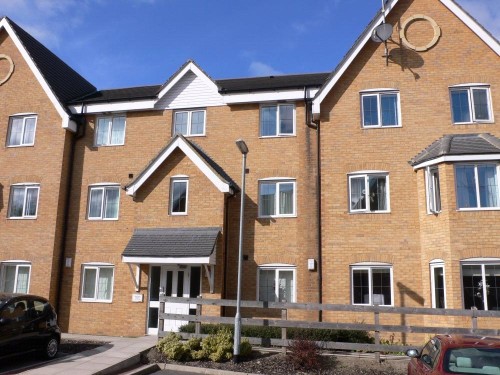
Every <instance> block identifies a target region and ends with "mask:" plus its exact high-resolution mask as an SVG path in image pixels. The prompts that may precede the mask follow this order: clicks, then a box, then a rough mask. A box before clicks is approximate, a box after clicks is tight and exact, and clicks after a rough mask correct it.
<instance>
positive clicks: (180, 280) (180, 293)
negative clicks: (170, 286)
mask: <svg viewBox="0 0 500 375" xmlns="http://www.w3.org/2000/svg"><path fill="white" fill-rule="evenodd" d="M177 297H184V271H177Z"/></svg>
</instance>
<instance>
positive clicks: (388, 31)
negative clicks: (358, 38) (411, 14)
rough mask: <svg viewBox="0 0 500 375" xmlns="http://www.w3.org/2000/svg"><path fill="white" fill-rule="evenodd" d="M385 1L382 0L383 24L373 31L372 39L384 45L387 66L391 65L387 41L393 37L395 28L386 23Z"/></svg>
mask: <svg viewBox="0 0 500 375" xmlns="http://www.w3.org/2000/svg"><path fill="white" fill-rule="evenodd" d="M385 1H386V0H382V23H381V24H380V25H378V26H377V27H375V29H373V31H372V37H371V39H372V40H373V41H374V42H375V43H384V46H385V54H384V56H383V57H385V63H386V65H389V51H388V49H387V41H388V40H389V38H390V37H391V35H392V30H393V27H392V25H391V24H390V23H386V21H385Z"/></svg>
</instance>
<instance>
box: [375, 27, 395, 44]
mask: <svg viewBox="0 0 500 375" xmlns="http://www.w3.org/2000/svg"><path fill="white" fill-rule="evenodd" d="M391 35H392V25H391V24H390V23H383V24H380V25H378V26H377V27H376V28H375V29H374V30H373V32H372V40H373V41H374V42H376V43H382V42H385V41H387V39H389V38H390V37H391Z"/></svg>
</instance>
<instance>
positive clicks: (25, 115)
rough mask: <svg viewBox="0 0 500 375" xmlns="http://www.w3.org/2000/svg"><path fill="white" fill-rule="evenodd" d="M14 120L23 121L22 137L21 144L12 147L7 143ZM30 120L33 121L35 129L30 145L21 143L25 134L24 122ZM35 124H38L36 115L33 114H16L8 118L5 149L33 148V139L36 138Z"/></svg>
mask: <svg viewBox="0 0 500 375" xmlns="http://www.w3.org/2000/svg"><path fill="white" fill-rule="evenodd" d="M16 118H21V119H23V131H22V136H21V143H20V144H18V145H13V144H10V143H9V141H10V133H11V131H12V121H13V120H14V119H16ZM31 118H34V119H35V129H34V130H33V142H31V143H23V139H24V135H25V132H26V121H27V120H28V119H31ZM37 123H38V115H36V114H35V113H18V114H15V115H12V116H10V117H9V128H8V130H7V140H6V144H7V147H26V146H34V145H35V138H36V127H37Z"/></svg>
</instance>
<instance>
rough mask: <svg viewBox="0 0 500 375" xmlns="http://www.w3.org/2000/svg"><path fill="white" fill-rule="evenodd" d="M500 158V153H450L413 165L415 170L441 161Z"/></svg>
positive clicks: (476, 160)
mask: <svg viewBox="0 0 500 375" xmlns="http://www.w3.org/2000/svg"><path fill="white" fill-rule="evenodd" d="M493 160H500V154H478V155H449V156H441V157H439V158H436V159H432V160H428V161H425V162H423V163H419V164H416V165H414V166H413V170H415V171H416V170H417V169H421V168H425V167H430V166H432V165H437V164H441V163H450V162H478V161H479V162H481V161H493Z"/></svg>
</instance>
